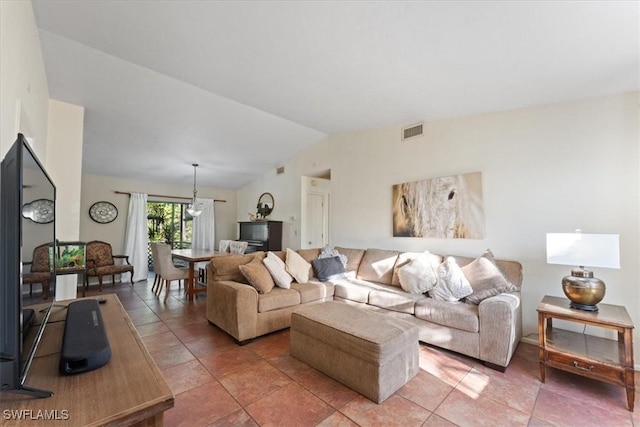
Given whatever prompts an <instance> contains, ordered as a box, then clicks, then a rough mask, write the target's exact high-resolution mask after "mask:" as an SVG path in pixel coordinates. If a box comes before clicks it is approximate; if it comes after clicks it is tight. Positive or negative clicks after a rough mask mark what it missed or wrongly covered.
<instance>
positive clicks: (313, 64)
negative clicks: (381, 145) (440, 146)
mask: <svg viewBox="0 0 640 427" xmlns="http://www.w3.org/2000/svg"><path fill="white" fill-rule="evenodd" d="M33 7H34V11H35V16H36V21H37V25H38V27H39V28H40V39H41V44H42V51H43V56H44V62H45V67H46V72H47V79H48V86H49V93H50V96H51V98H53V99H57V100H60V101H64V102H69V103H72V104H76V105H81V106H84V107H85V123H84V149H83V170H84V172H88V173H93V174H99V175H111V176H121V177H126V178H131V179H140V180H153V181H170V182H176V183H184V184H188V183H191V180H192V176H193V175H192V174H193V169H192V167H191V163H193V162H197V163H199V164H200V165H201V166H200V167H199V168H198V182H199V183H201V184H202V185H207V186H216V187H223V188H230V189H238V188H241V187H242V186H244V185H246V184H247V183H248V182H251V181H252V180H254V179H256V178H258V177H259V176H260V175H262V174H263V173H264V172H265V171H267V170H269V169H273V168H275V167H277V166H278V165H280V164H282V163H283V162H284V161H286V160H288V159H290V158H292V157H294V156H295V155H296V154H297V153H299V152H301V151H302V150H304V149H305V148H307V147H308V146H310V145H311V144H313V143H314V142H316V141H319V140H321V139H323V138H324V137H326V136H327V135H330V134H334V133H340V132H349V131H356V130H361V129H369V128H377V127H383V126H391V125H405V124H411V123H414V122H418V121H423V120H426V121H429V120H434V119H441V118H449V117H457V116H463V115H471V114H479V113H485V112H493V111H502V110H509V109H515V108H522V107H528V106H533V105H541V104H549V103H555V102H559V101H565V100H574V99H581V98H587V97H592V96H600V95H607V94H612V93H618V92H623V91H630V90H638V89H639V88H640V87H639V69H640V65H639V57H640V53H639V52H640V34H639V16H640V7H639V3H638V2H635V1H621V2H616V1H602V2H600V1H590V2H586V1H585V2H579V1H575V2H565V1H546V2H521V1H518V2H515V1H514V2H506V1H504V2H497V1H475V2H467V1H459V2H458V1H451V2H404V1H376V2H373V1H371V2H367V1H363V2H352V1H340V2H337V1H336V2H333V1H322V2H320V1H317V2H312V1H309V2H290V1H236V2H226V1H225V2H218V1H215V2H214V1H102V0H92V1H49V0H46V1H40V0H34V1H33Z"/></svg>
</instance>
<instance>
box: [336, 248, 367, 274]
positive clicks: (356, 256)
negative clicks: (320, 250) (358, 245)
mask: <svg viewBox="0 0 640 427" xmlns="http://www.w3.org/2000/svg"><path fill="white" fill-rule="evenodd" d="M336 251H338V252H340V253H341V254H342V255H345V256H346V257H347V266H346V267H345V273H346V274H347V277H352V278H354V279H355V277H356V275H357V274H358V267H359V266H360V262H361V261H362V257H364V252H365V250H364V249H349V248H341V247H339V246H336Z"/></svg>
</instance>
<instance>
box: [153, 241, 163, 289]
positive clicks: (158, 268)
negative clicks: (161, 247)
mask: <svg viewBox="0 0 640 427" xmlns="http://www.w3.org/2000/svg"><path fill="white" fill-rule="evenodd" d="M150 246H151V262H152V263H153V272H154V273H155V276H156V277H155V279H153V286H152V287H151V291H152V292H153V293H154V294H156V295H157V293H158V287H159V286H160V283H162V271H161V269H162V267H161V266H160V260H159V258H158V242H151V243H150Z"/></svg>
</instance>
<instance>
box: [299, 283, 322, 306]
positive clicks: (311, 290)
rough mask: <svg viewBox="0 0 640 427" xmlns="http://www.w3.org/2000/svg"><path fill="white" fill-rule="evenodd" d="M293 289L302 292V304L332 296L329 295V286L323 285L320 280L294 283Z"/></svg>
mask: <svg viewBox="0 0 640 427" xmlns="http://www.w3.org/2000/svg"><path fill="white" fill-rule="evenodd" d="M291 289H294V290H296V291H298V292H299V293H300V304H305V303H307V302H311V301H316V300H321V299H325V298H327V297H330V296H331V295H327V294H328V291H327V288H326V287H325V286H322V284H320V283H319V282H316V283H313V282H309V283H292V284H291Z"/></svg>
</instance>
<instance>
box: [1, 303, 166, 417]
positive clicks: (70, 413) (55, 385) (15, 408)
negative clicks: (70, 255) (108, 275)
mask: <svg viewBox="0 0 640 427" xmlns="http://www.w3.org/2000/svg"><path fill="white" fill-rule="evenodd" d="M101 297H103V298H105V299H106V300H107V301H106V303H104V304H100V309H101V312H102V318H103V320H104V324H105V327H106V330H107V335H108V337H109V343H110V345H111V359H110V360H109V362H108V363H107V364H106V365H104V366H102V367H100V368H98V369H96V370H94V371H90V372H86V373H83V374H78V375H69V376H66V375H62V374H61V373H60V371H59V370H58V363H59V362H60V348H61V345H62V335H63V332H64V322H65V319H66V309H65V308H64V307H57V306H54V307H53V309H52V310H53V311H52V314H51V317H50V318H49V322H48V324H47V326H46V329H45V331H44V335H43V339H42V341H41V343H40V346H39V347H38V350H37V353H36V357H35V359H34V362H33V365H32V366H31V370H30V372H29V374H28V375H27V381H26V385H28V386H31V387H34V388H38V389H42V390H49V391H52V392H53V393H54V395H53V397H49V398H43V399H37V398H33V397H29V396H25V395H21V394H12V393H1V394H0V400H1V403H2V404H1V405H0V406H2V411H0V425H2V426H4V425H7V426H9V425H20V426H42V425H51V426H55V425H61V426H62V425H64V426H71V425H73V426H101V425H127V426H129V425H133V426H161V425H162V424H163V412H164V411H165V410H167V409H170V408H172V407H173V403H174V397H173V393H172V392H171V389H170V388H169V386H168V385H167V383H166V382H165V380H164V378H163V377H162V374H161V373H160V371H159V370H158V367H157V366H156V364H155V362H154V361H153V359H152V358H151V356H150V355H149V352H148V351H147V349H146V348H145V346H144V344H143V343H142V340H141V339H140V337H139V335H138V333H137V332H136V330H135V327H134V326H133V324H132V323H131V320H130V319H129V316H128V315H127V313H126V311H125V310H124V308H123V307H122V304H120V300H118V297H117V296H116V295H115V294H105V295H104V296H101ZM72 301H73V300H68V301H60V304H61V305H66V304H69V303H70V302H72ZM34 308H39V307H34ZM36 312H37V310H36ZM33 329H35V328H32V333H33ZM25 350H26V351H28V349H25ZM19 416H20V417H23V419H22V420H20V421H18V420H17V417H19Z"/></svg>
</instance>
